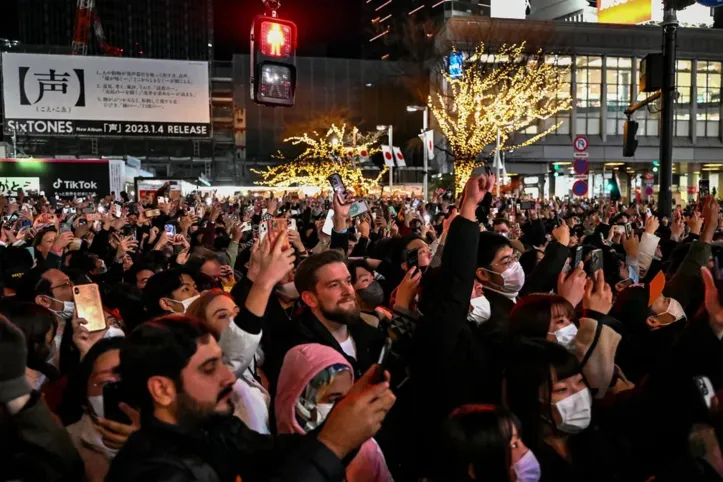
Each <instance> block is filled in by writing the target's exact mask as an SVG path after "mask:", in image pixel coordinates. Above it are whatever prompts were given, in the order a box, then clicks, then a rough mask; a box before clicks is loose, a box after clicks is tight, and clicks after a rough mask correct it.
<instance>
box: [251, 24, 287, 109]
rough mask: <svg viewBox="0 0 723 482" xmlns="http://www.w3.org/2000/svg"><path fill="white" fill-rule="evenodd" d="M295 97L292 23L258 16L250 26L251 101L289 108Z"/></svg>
mask: <svg viewBox="0 0 723 482" xmlns="http://www.w3.org/2000/svg"><path fill="white" fill-rule="evenodd" d="M295 94H296V24H294V23H293V22H290V21H288V20H281V19H279V18H276V17H267V16H263V15H259V16H257V17H256V18H255V19H254V22H253V25H252V27H251V99H252V100H253V101H254V102H256V103H258V104H262V105H270V106H283V107H290V106H292V105H294V96H295Z"/></svg>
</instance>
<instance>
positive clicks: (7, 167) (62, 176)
mask: <svg viewBox="0 0 723 482" xmlns="http://www.w3.org/2000/svg"><path fill="white" fill-rule="evenodd" d="M111 162H118V161H109V160H108V159H0V192H1V193H2V194H4V195H10V194H12V195H15V193H16V192H17V190H18V189H23V190H24V191H26V192H27V191H31V190H36V191H44V192H45V196H46V197H47V198H48V199H51V198H53V197H55V196H59V197H61V198H74V197H82V198H87V197H90V196H100V197H102V196H105V195H107V194H110V192H111V175H112V174H114V173H112V172H111V169H110V165H111V164H110V163H111ZM120 162H123V161H120ZM113 184H116V185H117V180H113Z"/></svg>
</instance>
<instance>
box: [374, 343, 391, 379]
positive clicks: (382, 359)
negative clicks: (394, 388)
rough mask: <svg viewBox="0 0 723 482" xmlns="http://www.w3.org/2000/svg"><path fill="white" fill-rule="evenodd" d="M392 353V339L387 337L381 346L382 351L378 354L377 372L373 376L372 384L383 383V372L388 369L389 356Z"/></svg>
mask: <svg viewBox="0 0 723 482" xmlns="http://www.w3.org/2000/svg"><path fill="white" fill-rule="evenodd" d="M391 352H392V339H391V338H389V337H387V339H386V340H384V345H382V350H381V351H380V352H379V358H378V359H377V370H376V373H375V374H374V383H375V384H377V383H382V382H383V381H384V372H385V371H387V370H388V368H389V354H390V353H391Z"/></svg>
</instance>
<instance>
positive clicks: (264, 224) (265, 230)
mask: <svg viewBox="0 0 723 482" xmlns="http://www.w3.org/2000/svg"><path fill="white" fill-rule="evenodd" d="M267 234H269V223H268V221H261V223H260V224H259V244H260V243H261V242H262V241H263V240H264V238H265V237H266V235H267Z"/></svg>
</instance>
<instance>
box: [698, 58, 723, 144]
mask: <svg viewBox="0 0 723 482" xmlns="http://www.w3.org/2000/svg"><path fill="white" fill-rule="evenodd" d="M696 84H697V85H696V95H695V102H696V106H697V108H698V112H697V114H696V117H695V134H696V135H697V136H698V137H718V133H719V129H720V102H721V98H720V93H721V63H720V62H706V61H699V62H698V71H697V72H696Z"/></svg>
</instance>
